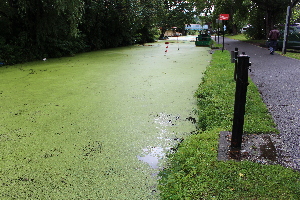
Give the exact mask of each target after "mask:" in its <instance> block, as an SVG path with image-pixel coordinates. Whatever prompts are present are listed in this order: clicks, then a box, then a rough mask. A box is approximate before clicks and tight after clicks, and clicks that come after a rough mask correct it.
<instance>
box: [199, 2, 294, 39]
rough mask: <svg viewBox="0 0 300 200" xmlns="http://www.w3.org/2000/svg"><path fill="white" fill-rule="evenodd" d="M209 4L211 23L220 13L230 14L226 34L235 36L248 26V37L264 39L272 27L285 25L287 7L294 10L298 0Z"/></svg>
mask: <svg viewBox="0 0 300 200" xmlns="http://www.w3.org/2000/svg"><path fill="white" fill-rule="evenodd" d="M198 1H203V0H198ZM210 3H211V4H212V5H214V8H215V10H214V12H213V14H214V16H213V20H212V22H215V19H217V18H218V16H219V14H221V13H227V14H230V19H229V21H228V22H226V24H227V26H228V28H227V30H228V33H232V34H236V33H238V32H239V29H241V28H242V27H243V26H245V25H247V24H250V25H251V29H249V32H247V35H248V37H249V38H252V39H265V38H266V37H267V34H268V33H269V31H270V29H271V28H272V27H273V26H274V25H278V24H284V23H285V16H286V11H287V6H291V7H292V8H295V6H296V5H297V4H298V3H299V0H292V1H291V0H272V1H270V0H211V1H210ZM297 9H298V8H297V7H296V9H294V10H297Z"/></svg>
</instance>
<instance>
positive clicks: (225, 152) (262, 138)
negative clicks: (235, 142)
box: [218, 131, 290, 165]
mask: <svg viewBox="0 0 300 200" xmlns="http://www.w3.org/2000/svg"><path fill="white" fill-rule="evenodd" d="M230 143H231V132H225V131H224V132H221V133H220V141H219V152H218V159H219V160H239V161H242V160H249V161H252V162H257V163H261V164H284V165H288V163H289V162H290V161H289V160H290V158H289V157H288V156H286V157H283V156H281V153H280V152H279V151H280V145H281V144H282V141H281V138H280V136H279V135H277V134H258V135H255V134H253V135H246V134H244V135H243V141H242V147H241V149H230Z"/></svg>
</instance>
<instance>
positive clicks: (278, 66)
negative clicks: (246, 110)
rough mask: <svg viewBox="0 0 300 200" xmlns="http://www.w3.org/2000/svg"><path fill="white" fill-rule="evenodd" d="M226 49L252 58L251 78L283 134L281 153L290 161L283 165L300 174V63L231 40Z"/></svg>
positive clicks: (265, 49) (283, 161)
mask: <svg viewBox="0 0 300 200" xmlns="http://www.w3.org/2000/svg"><path fill="white" fill-rule="evenodd" d="M221 41H222V40H221V39H220V42H221ZM224 46H225V49H226V50H229V51H234V49H235V48H238V49H239V52H240V53H241V52H245V53H246V54H247V55H248V56H250V62H251V63H252V65H251V72H250V77H251V79H252V80H253V82H254V83H255V84H256V85H257V87H258V89H259V91H260V93H261V95H262V98H263V101H264V102H265V104H266V105H267V107H268V109H269V112H270V113H271V114H272V116H273V118H274V120H275V123H276V124H277V128H278V130H279V131H280V137H281V139H282V145H281V147H280V149H278V151H279V152H280V154H283V157H289V159H288V160H282V163H281V164H283V165H285V166H287V167H291V168H293V169H297V170H300V79H299V77H300V61H299V60H296V59H293V58H288V57H285V56H282V55H280V54H278V53H275V55H270V53H269V51H268V49H267V48H262V47H258V46H255V45H252V44H249V43H246V42H241V41H238V40H232V39H228V38H225V45H224Z"/></svg>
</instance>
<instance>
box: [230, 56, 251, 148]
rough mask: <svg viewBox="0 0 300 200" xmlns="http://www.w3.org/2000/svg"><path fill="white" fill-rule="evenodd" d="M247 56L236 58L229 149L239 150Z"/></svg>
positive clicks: (247, 66)
mask: <svg viewBox="0 0 300 200" xmlns="http://www.w3.org/2000/svg"><path fill="white" fill-rule="evenodd" d="M249 58H250V57H249V56H247V55H245V53H243V54H242V55H239V56H237V66H236V71H235V79H236V90H235V102H234V116H233V126H232V137H231V148H234V149H236V148H238V149H240V148H241V145H242V135H243V126H244V115H245V105H246V94H247V86H248V85H249V83H248V70H249V67H250V65H251V64H250V62H249Z"/></svg>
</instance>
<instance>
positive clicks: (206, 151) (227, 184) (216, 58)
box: [159, 51, 300, 199]
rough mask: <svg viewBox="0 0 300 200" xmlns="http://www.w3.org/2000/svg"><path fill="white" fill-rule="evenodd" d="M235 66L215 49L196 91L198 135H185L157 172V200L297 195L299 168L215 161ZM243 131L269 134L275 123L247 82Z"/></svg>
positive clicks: (226, 125) (227, 125) (228, 121)
mask: <svg viewBox="0 0 300 200" xmlns="http://www.w3.org/2000/svg"><path fill="white" fill-rule="evenodd" d="M233 70H234V66H233V64H232V63H230V54H229V52H228V51H224V52H221V51H215V53H214V54H213V60H212V62H211V65H210V67H208V68H207V70H206V72H205V75H204V77H203V82H202V83H201V84H200V85H199V89H198V91H197V92H196V94H195V97H196V98H197V101H198V111H197V112H198V114H199V120H198V127H199V132H198V134H195V135H192V136H190V137H189V138H187V139H185V140H184V141H183V142H182V143H181V144H180V145H179V147H178V149H177V152H176V153H173V154H170V155H169V163H168V166H166V168H165V170H164V171H162V172H161V173H160V175H161V179H160V186H159V187H160V191H161V197H162V199H300V190H299V188H300V173H299V172H296V171H293V170H292V169H287V168H284V167H282V166H280V165H262V164H258V163H254V162H250V161H240V162H237V161H219V160H217V154H218V153H217V151H218V140H219V133H220V131H231V126H232V118H233V104H234V92H235V91H234V90H235V82H234V80H233ZM244 130H245V131H246V132H247V133H249V134H256V133H274V132H278V131H277V130H276V129H275V124H274V122H273V121H272V118H271V116H270V114H269V113H268V110H267V108H266V106H265V104H264V103H263V102H262V100H261V98H260V95H259V92H258V90H257V88H256V86H255V85H254V84H253V83H252V82H251V80H250V85H249V87H248V93H247V105H246V115H245V126H244Z"/></svg>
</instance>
